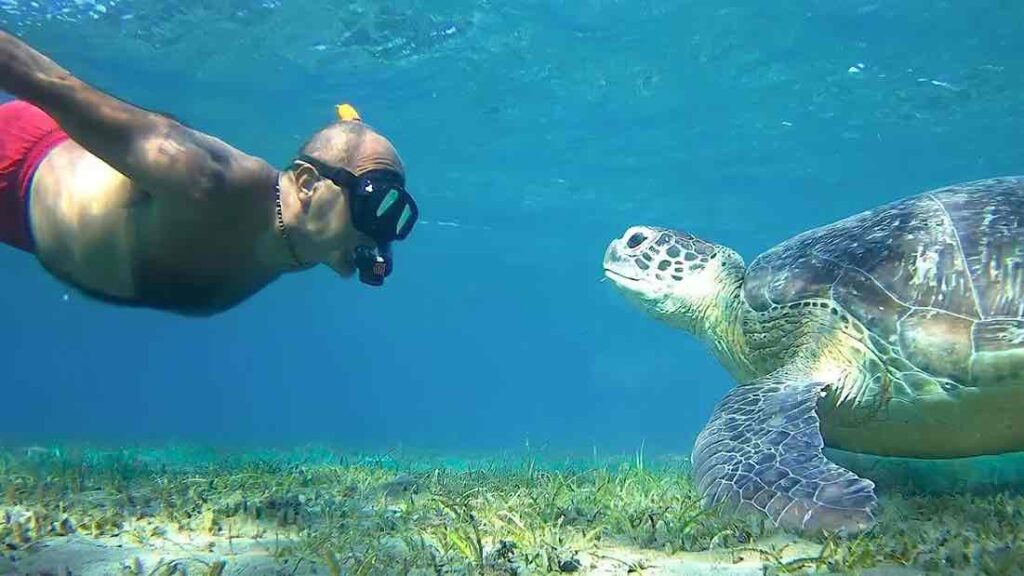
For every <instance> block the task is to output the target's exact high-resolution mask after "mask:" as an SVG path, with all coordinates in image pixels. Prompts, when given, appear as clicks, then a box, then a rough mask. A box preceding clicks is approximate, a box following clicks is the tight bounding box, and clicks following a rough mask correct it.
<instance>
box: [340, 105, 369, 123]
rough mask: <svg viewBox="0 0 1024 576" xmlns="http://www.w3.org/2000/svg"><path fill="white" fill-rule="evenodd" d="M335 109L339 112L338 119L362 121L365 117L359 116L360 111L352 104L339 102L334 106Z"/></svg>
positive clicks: (342, 120)
mask: <svg viewBox="0 0 1024 576" xmlns="http://www.w3.org/2000/svg"><path fill="white" fill-rule="evenodd" d="M334 111H335V112H336V113H337V114H338V120H339V121H341V122H362V121H363V119H362V118H360V117H359V112H356V109H355V108H354V107H353V106H352V105H351V104H338V105H337V106H335V107H334Z"/></svg>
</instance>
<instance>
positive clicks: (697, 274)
mask: <svg viewBox="0 0 1024 576" xmlns="http://www.w3.org/2000/svg"><path fill="white" fill-rule="evenodd" d="M744 271H745V265H744V263H743V259H742V258H741V257H740V255H739V254H737V253H736V252H734V251H732V250H730V249H729V248H726V247H725V246H720V245H718V244H713V243H711V242H705V241H704V240H701V239H700V238H697V237H695V236H692V235H690V234H686V233H684V232H679V231H675V230H668V229H665V228H655V227H651V226H633V227H631V228H629V229H628V230H626V232H625V234H623V235H622V237H620V238H616V239H615V240H612V242H611V244H609V245H608V249H607V250H606V251H605V255H604V274H605V277H607V278H608V279H609V280H611V281H612V282H613V283H614V284H615V286H616V287H617V288H618V289H619V290H620V291H622V292H623V293H624V294H625V295H626V297H627V298H629V299H630V300H632V301H634V302H635V303H637V304H639V305H640V307H641V308H643V309H644V310H645V311H647V312H648V313H649V314H651V315H652V316H654V317H655V318H657V319H659V320H663V321H665V322H668V323H669V324H671V325H673V326H677V327H679V328H683V329H685V330H688V331H690V332H692V333H694V334H696V335H698V336H702V337H711V338H715V337H717V333H718V332H719V330H720V329H722V328H727V327H726V326H723V324H724V323H728V322H729V321H730V320H731V319H732V316H731V312H733V311H734V310H735V307H736V305H737V303H738V302H737V301H738V299H739V290H740V288H741V287H742V284H743V275H744Z"/></svg>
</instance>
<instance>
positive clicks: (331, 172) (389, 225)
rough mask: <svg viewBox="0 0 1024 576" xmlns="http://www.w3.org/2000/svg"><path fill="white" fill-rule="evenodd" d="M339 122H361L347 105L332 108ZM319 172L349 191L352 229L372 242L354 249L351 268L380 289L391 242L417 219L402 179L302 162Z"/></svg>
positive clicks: (388, 264)
mask: <svg viewBox="0 0 1024 576" xmlns="http://www.w3.org/2000/svg"><path fill="white" fill-rule="evenodd" d="M335 112H336V113H337V116H338V120H339V121H341V122H362V121H363V120H362V118H361V117H360V116H359V112H357V111H356V109H355V108H354V107H352V106H351V105H350V104H339V105H338V106H336V107H335ZM303 160H304V161H307V162H310V163H311V164H312V165H313V166H314V167H315V168H317V170H318V171H319V172H320V174H321V176H323V177H325V178H328V179H330V180H332V181H333V182H334V183H335V184H337V185H338V186H344V187H346V188H347V189H348V191H349V204H350V206H351V213H352V225H353V226H355V228H356V229H357V230H359V231H360V232H362V233H363V234H365V235H367V236H369V237H370V238H373V240H374V241H375V243H376V246H366V245H362V246H357V247H356V249H355V252H354V255H353V256H354V257H353V264H354V265H355V268H356V269H357V270H358V271H359V280H360V281H361V282H362V283H364V284H368V285H370V286H381V285H383V284H384V279H385V278H387V277H388V276H389V275H390V274H391V271H392V269H393V268H394V261H393V259H392V255H391V242H393V241H395V240H402V239H404V238H405V237H406V236H408V235H409V232H410V231H412V227H413V225H414V224H415V222H416V219H417V217H418V215H419V210H418V208H417V206H416V202H415V201H414V200H413V198H412V196H411V195H410V194H409V192H408V191H406V189H405V179H404V178H403V177H402V176H401V174H398V173H396V172H394V171H391V170H371V171H368V172H366V173H363V174H358V175H357V174H353V173H351V172H349V171H348V170H345V169H344V168H333V167H327V166H324V165H323V164H322V163H320V162H318V161H316V160H315V159H313V158H303Z"/></svg>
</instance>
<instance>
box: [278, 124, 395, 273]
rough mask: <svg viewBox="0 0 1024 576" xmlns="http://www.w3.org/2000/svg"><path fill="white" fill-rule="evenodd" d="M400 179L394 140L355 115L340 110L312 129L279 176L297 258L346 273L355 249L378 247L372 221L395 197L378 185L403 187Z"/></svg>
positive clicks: (351, 268) (377, 235)
mask: <svg viewBox="0 0 1024 576" xmlns="http://www.w3.org/2000/svg"><path fill="white" fill-rule="evenodd" d="M339 116H341V114H339ZM404 181H405V168H404V166H403V165H402V161H401V158H399V156H398V152H397V151H396V150H395V148H394V146H392V145H391V143H390V142H389V141H388V140H387V139H386V138H384V137H383V136H381V135H380V134H378V133H377V132H376V131H375V130H373V128H371V127H370V126H368V125H366V124H363V123H362V122H361V121H359V120H358V117H355V118H354V119H352V118H349V119H345V117H344V116H342V120H340V121H338V122H335V123H332V124H331V125H329V126H327V127H325V128H323V129H322V130H320V131H318V132H317V133H316V134H314V135H313V136H312V137H311V138H310V139H309V141H307V142H306V143H305V144H304V145H303V146H302V148H301V149H300V153H299V156H298V157H297V158H296V159H295V160H294V161H293V162H292V164H291V165H290V166H289V168H288V169H287V170H286V171H285V172H284V174H283V175H282V179H281V196H282V198H281V202H282V205H283V207H284V211H285V212H286V216H285V220H286V222H287V229H288V233H289V236H290V237H291V238H293V243H294V244H295V248H296V250H297V251H298V252H299V254H300V255H301V256H302V259H303V260H306V261H310V262H321V263H324V264H327V265H328V266H330V267H331V268H333V269H334V270H335V271H337V272H338V273H339V274H341V275H342V276H350V275H351V274H352V273H353V272H354V267H355V262H354V258H355V252H356V249H357V248H358V247H360V246H369V247H377V244H378V242H377V241H376V237H379V236H380V234H379V231H375V230H374V229H373V228H372V226H371V224H372V223H373V222H372V221H373V220H374V218H375V217H380V216H381V215H382V213H385V212H386V208H388V206H389V205H390V203H391V202H394V201H395V198H394V196H395V194H387V195H386V196H387V197H386V198H385V197H384V195H385V194H383V193H387V192H388V190H383V188H385V187H389V188H390V187H391V186H394V187H395V188H400V189H401V190H404ZM375 185H376V188H377V189H376V190H375V188H374V186H375ZM378 191H379V192H381V193H382V194H374V193H375V192H378ZM400 200H401V199H400V198H399V201H400ZM382 201H383V202H384V203H383V204H381V202H382ZM354 205H355V206H356V208H357V209H360V210H361V211H360V210H357V213H356V220H354V219H353V206H354ZM378 208H379V209H378ZM413 208H414V207H413ZM396 210H398V208H396ZM403 216H405V214H403ZM396 218H397V216H396ZM403 222H404V220H403ZM410 224H411V223H410Z"/></svg>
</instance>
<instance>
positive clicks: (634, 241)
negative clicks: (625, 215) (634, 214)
mask: <svg viewBox="0 0 1024 576" xmlns="http://www.w3.org/2000/svg"><path fill="white" fill-rule="evenodd" d="M644 240H647V235H646V234H644V233H643V232H637V233H635V234H633V235H632V236H630V237H629V240H626V246H628V247H630V248H636V247H637V246H639V245H641V244H643V243H644Z"/></svg>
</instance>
